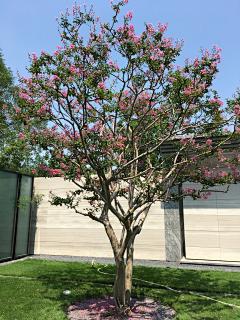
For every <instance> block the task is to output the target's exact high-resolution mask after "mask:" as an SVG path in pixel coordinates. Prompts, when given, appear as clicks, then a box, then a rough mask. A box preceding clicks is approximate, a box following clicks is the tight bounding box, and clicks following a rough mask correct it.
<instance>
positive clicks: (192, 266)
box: [0, 254, 240, 272]
mask: <svg viewBox="0 0 240 320" xmlns="http://www.w3.org/2000/svg"><path fill="white" fill-rule="evenodd" d="M26 259H41V260H52V261H66V262H80V263H92V260H94V261H95V263H100V264H115V260H114V258H97V257H76V256H55V255H44V254H34V255H29V256H27V257H24V258H21V259H16V260H11V261H7V262H0V266H3V265H6V264H9V263H14V262H17V261H22V260H26ZM133 265H134V266H145V267H159V268H176V269H192V270H215V271H226V272H240V267H230V266H215V265H205V264H204V265H203V264H181V263H177V262H167V261H160V260H140V259H134V260H133Z"/></svg>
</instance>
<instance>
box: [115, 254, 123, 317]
mask: <svg viewBox="0 0 240 320" xmlns="http://www.w3.org/2000/svg"><path fill="white" fill-rule="evenodd" d="M114 305H115V311H116V313H117V314H122V315H125V314H126V302H125V265H124V259H123V258H121V259H118V260H116V274H115V281H114Z"/></svg>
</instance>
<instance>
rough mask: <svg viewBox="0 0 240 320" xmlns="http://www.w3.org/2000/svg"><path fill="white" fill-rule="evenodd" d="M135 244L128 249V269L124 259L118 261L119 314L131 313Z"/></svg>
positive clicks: (116, 305) (116, 302)
mask: <svg viewBox="0 0 240 320" xmlns="http://www.w3.org/2000/svg"><path fill="white" fill-rule="evenodd" d="M133 251H134V247H133V242H132V243H131V244H130V245H129V246H128V247H127V259H126V260H127V261H126V269H125V264H124V259H123V258H121V259H117V261H116V275H115V282H114V305H115V311H116V313H117V314H121V315H124V316H126V315H128V314H129V312H130V302H131V289H132V271H133Z"/></svg>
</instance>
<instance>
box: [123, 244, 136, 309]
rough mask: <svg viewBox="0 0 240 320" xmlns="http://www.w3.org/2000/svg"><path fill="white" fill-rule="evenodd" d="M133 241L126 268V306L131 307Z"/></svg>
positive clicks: (128, 249) (128, 250) (129, 249)
mask: <svg viewBox="0 0 240 320" xmlns="http://www.w3.org/2000/svg"><path fill="white" fill-rule="evenodd" d="M133 251H134V247H133V243H131V245H130V246H129V247H128V248H127V259H126V260H127V261H126V270H125V290H126V297H125V300H126V307H127V308H129V309H130V302H131V291H132V272H133Z"/></svg>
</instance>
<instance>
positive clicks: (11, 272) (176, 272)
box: [0, 259, 240, 320]
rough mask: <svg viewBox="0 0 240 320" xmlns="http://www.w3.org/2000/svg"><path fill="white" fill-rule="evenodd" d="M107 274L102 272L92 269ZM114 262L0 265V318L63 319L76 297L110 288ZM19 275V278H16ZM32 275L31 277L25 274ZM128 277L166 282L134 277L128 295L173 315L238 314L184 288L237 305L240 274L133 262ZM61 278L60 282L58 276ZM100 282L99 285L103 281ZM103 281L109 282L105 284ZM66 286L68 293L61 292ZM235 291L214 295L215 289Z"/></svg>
mask: <svg viewBox="0 0 240 320" xmlns="http://www.w3.org/2000/svg"><path fill="white" fill-rule="evenodd" d="M98 268H102V269H100V271H101V272H105V273H109V274H110V275H105V274H101V273H99V272H98V271H97V269H98ZM114 274H115V265H107V266H106V267H105V265H101V264H95V265H94V266H93V267H92V265H91V264H89V263H78V262H58V261H47V260H38V259H26V260H24V261H18V262H15V263H12V264H9V265H3V266H0V275H8V276H12V277H0V319H4V320H14V319H16V320H22V319H24V320H26V319H34V320H39V319H41V320H42V319H49V320H50V319H54V320H57V319H65V320H66V319H68V318H67V315H66V313H65V309H66V308H67V307H68V306H69V305H71V304H73V303H74V302H75V301H78V300H81V299H86V298H88V297H95V298H97V297H103V296H104V295H111V294H112V293H113V286H109V285H113V282H114ZM17 277H23V278H17ZM28 278H34V279H28ZM133 278H138V279H142V280H146V281H150V282H154V283H157V284H162V285H166V286H168V287H170V288H172V289H175V290H182V291H184V292H180V293H179V292H174V291H171V290H169V291H168V290H162V288H164V287H161V286H157V285H155V284H149V283H146V282H142V281H139V280H134V279H133V289H132V297H137V296H141V297H142V296H146V297H155V298H157V299H158V301H159V303H161V304H163V305H165V306H171V307H172V308H174V309H175V310H176V311H177V317H176V318H175V319H202V320H204V319H206V320H210V319H211V320H212V319H227V320H229V319H239V318H240V308H237V307H233V306H229V305H225V304H222V303H219V302H216V301H213V300H209V299H207V298H204V297H199V296H196V295H191V294H190V293H188V292H187V291H195V292H199V293H200V292H204V291H208V292H211V294H204V293H202V295H204V296H208V297H211V298H213V299H216V300H219V301H222V302H225V303H229V304H234V305H237V306H240V273H238V272H224V271H208V270H190V269H174V268H150V267H142V266H134V267H133ZM57 280H65V281H62V282H61V281H57ZM102 284H104V285H102ZM107 284H108V285H107ZM65 290H70V291H71V294H69V295H65V294H63V292H64V291H65ZM216 292H218V293H229V294H237V295H238V296H237V297H234V296H227V297H225V296H217V295H215V294H214V293H216Z"/></svg>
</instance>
